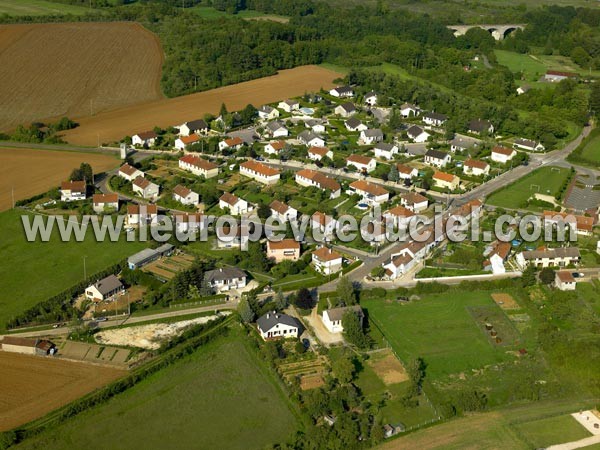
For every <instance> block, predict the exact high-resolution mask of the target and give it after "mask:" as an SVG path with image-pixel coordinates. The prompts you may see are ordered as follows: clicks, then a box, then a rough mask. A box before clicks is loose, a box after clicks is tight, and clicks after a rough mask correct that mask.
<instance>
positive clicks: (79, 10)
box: [0, 0, 94, 16]
mask: <svg viewBox="0 0 600 450" xmlns="http://www.w3.org/2000/svg"><path fill="white" fill-rule="evenodd" d="M90 11H94V10H93V9H90V8H87V7H84V6H77V5H67V4H64V3H54V2H49V1H45V0H2V1H1V2H0V15H2V14H8V15H10V16H45V15H50V14H77V15H82V14H86V13H88V12H90Z"/></svg>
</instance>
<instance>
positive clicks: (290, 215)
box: [269, 200, 298, 222]
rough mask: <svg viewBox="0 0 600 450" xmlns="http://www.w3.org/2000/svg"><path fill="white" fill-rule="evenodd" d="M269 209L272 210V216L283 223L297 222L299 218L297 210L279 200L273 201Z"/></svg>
mask: <svg viewBox="0 0 600 450" xmlns="http://www.w3.org/2000/svg"><path fill="white" fill-rule="evenodd" d="M269 207H270V208H271V215H272V216H275V217H277V218H278V219H279V220H281V221H282V222H287V221H289V220H296V219H297V218H298V210H297V209H294V208H292V207H291V206H289V205H286V204H285V203H283V202H280V201H279V200H273V201H272V202H271V204H270V205H269Z"/></svg>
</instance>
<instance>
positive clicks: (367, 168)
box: [346, 155, 377, 173]
mask: <svg viewBox="0 0 600 450" xmlns="http://www.w3.org/2000/svg"><path fill="white" fill-rule="evenodd" d="M346 167H354V168H356V169H357V170H359V171H360V172H366V173H369V172H373V171H374V170H375V168H376V167H377V162H376V161H375V159H374V158H370V157H368V156H363V155H350V156H348V157H347V158H346Z"/></svg>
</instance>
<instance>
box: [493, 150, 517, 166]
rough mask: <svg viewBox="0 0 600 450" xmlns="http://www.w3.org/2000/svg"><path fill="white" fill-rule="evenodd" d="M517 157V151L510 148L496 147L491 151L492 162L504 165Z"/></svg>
mask: <svg viewBox="0 0 600 450" xmlns="http://www.w3.org/2000/svg"><path fill="white" fill-rule="evenodd" d="M516 155H517V151H516V150H514V149H512V148H506V147H500V146H496V147H494V148H493V149H492V161H494V162H497V163H502V164H506V163H507V162H509V161H510V160H511V159H513V158H514V157H515V156H516Z"/></svg>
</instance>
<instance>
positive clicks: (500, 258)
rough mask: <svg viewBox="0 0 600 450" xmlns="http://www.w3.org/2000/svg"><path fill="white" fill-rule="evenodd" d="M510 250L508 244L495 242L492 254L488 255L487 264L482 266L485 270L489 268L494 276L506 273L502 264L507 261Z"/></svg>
mask: <svg viewBox="0 0 600 450" xmlns="http://www.w3.org/2000/svg"><path fill="white" fill-rule="evenodd" d="M510 249H511V245H510V242H496V244H495V245H494V247H493V249H492V252H491V253H490V254H489V257H488V261H489V263H485V262H484V266H486V268H487V267H489V268H490V269H491V271H492V273H493V274H494V275H498V274H502V273H506V267H504V262H505V261H506V260H507V259H508V255H509V254H510Z"/></svg>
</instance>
